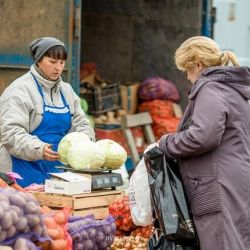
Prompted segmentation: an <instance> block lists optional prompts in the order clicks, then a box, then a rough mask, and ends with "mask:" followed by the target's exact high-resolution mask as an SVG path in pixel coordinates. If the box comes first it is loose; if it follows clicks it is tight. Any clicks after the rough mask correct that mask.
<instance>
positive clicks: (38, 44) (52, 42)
mask: <svg viewBox="0 0 250 250" xmlns="http://www.w3.org/2000/svg"><path fill="white" fill-rule="evenodd" d="M58 45H59V46H62V47H64V48H65V45H64V43H63V42H61V41H60V40H58V39H56V38H54V37H42V38H38V39H35V40H34V41H33V42H31V44H30V55H31V57H32V59H33V61H34V63H37V62H38V61H39V59H40V58H41V57H42V56H43V55H44V54H45V53H46V52H47V51H48V50H49V49H50V48H52V47H54V46H58Z"/></svg>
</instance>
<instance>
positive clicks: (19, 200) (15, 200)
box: [9, 192, 26, 208]
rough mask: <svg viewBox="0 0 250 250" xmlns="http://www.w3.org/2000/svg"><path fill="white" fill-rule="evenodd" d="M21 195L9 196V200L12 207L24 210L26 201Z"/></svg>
mask: <svg viewBox="0 0 250 250" xmlns="http://www.w3.org/2000/svg"><path fill="white" fill-rule="evenodd" d="M20 194H21V192H20V193H15V194H12V195H10V196H9V199H10V203H11V204H12V205H15V206H17V207H20V208H23V207H24V206H25V205H26V200H25V199H24V198H23V197H22V196H21V195H20Z"/></svg>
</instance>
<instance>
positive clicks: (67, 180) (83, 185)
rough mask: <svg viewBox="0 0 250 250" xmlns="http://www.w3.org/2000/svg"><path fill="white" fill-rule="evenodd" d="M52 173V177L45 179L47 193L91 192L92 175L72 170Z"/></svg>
mask: <svg viewBox="0 0 250 250" xmlns="http://www.w3.org/2000/svg"><path fill="white" fill-rule="evenodd" d="M50 174H51V176H52V179H48V180H45V193H55V194H67V195H71V194H82V193H90V192H91V175H88V174H86V175H82V174H81V175H80V174H76V173H72V172H63V173H50Z"/></svg>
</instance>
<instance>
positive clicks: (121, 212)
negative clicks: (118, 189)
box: [109, 195, 135, 231]
mask: <svg viewBox="0 0 250 250" xmlns="http://www.w3.org/2000/svg"><path fill="white" fill-rule="evenodd" d="M109 213H110V214H111V215H113V216H114V217H115V218H116V221H115V224H116V226H117V229H119V230H124V231H131V230H132V229H133V228H135V225H134V223H133V221H132V218H131V214H130V208H129V200H128V195H124V196H123V197H122V198H119V199H117V200H115V201H114V202H113V203H111V204H110V205H109Z"/></svg>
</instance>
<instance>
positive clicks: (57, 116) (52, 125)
mask: <svg viewBox="0 0 250 250" xmlns="http://www.w3.org/2000/svg"><path fill="white" fill-rule="evenodd" d="M32 76H33V78H34V80H35V83H36V85H37V88H38V91H39V93H40V94H41V96H42V98H43V118H42V121H41V123H40V124H39V126H38V127H37V128H36V129H35V130H34V131H33V132H32V133H31V134H32V135H36V136H37V137H38V138H39V139H40V140H41V141H43V142H46V143H48V144H52V149H53V150H54V151H57V148H58V144H59V142H60V141H61V139H62V138H63V137H64V136H65V135H66V134H67V132H68V131H69V129H70V127H71V114H70V111H69V106H68V104H67V103H66V100H65V98H64V96H63V94H62V93H61V91H60V94H61V98H62V101H63V107H54V106H49V105H46V104H45V100H44V95H43V92H42V87H41V86H40V85H39V84H38V82H37V79H36V78H35V76H34V75H32ZM11 158H12V169H13V171H14V172H16V173H18V174H20V175H21V177H22V178H23V180H20V179H18V180H17V183H18V184H19V185H20V186H22V187H26V186H28V185H30V184H32V183H37V184H44V182H45V179H49V177H50V176H49V173H52V172H53V173H55V172H60V170H58V169H57V168H55V166H58V165H62V164H61V163H60V162H59V161H53V162H51V161H47V160H38V161H26V160H21V159H18V158H16V157H14V156H12V157H11Z"/></svg>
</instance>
